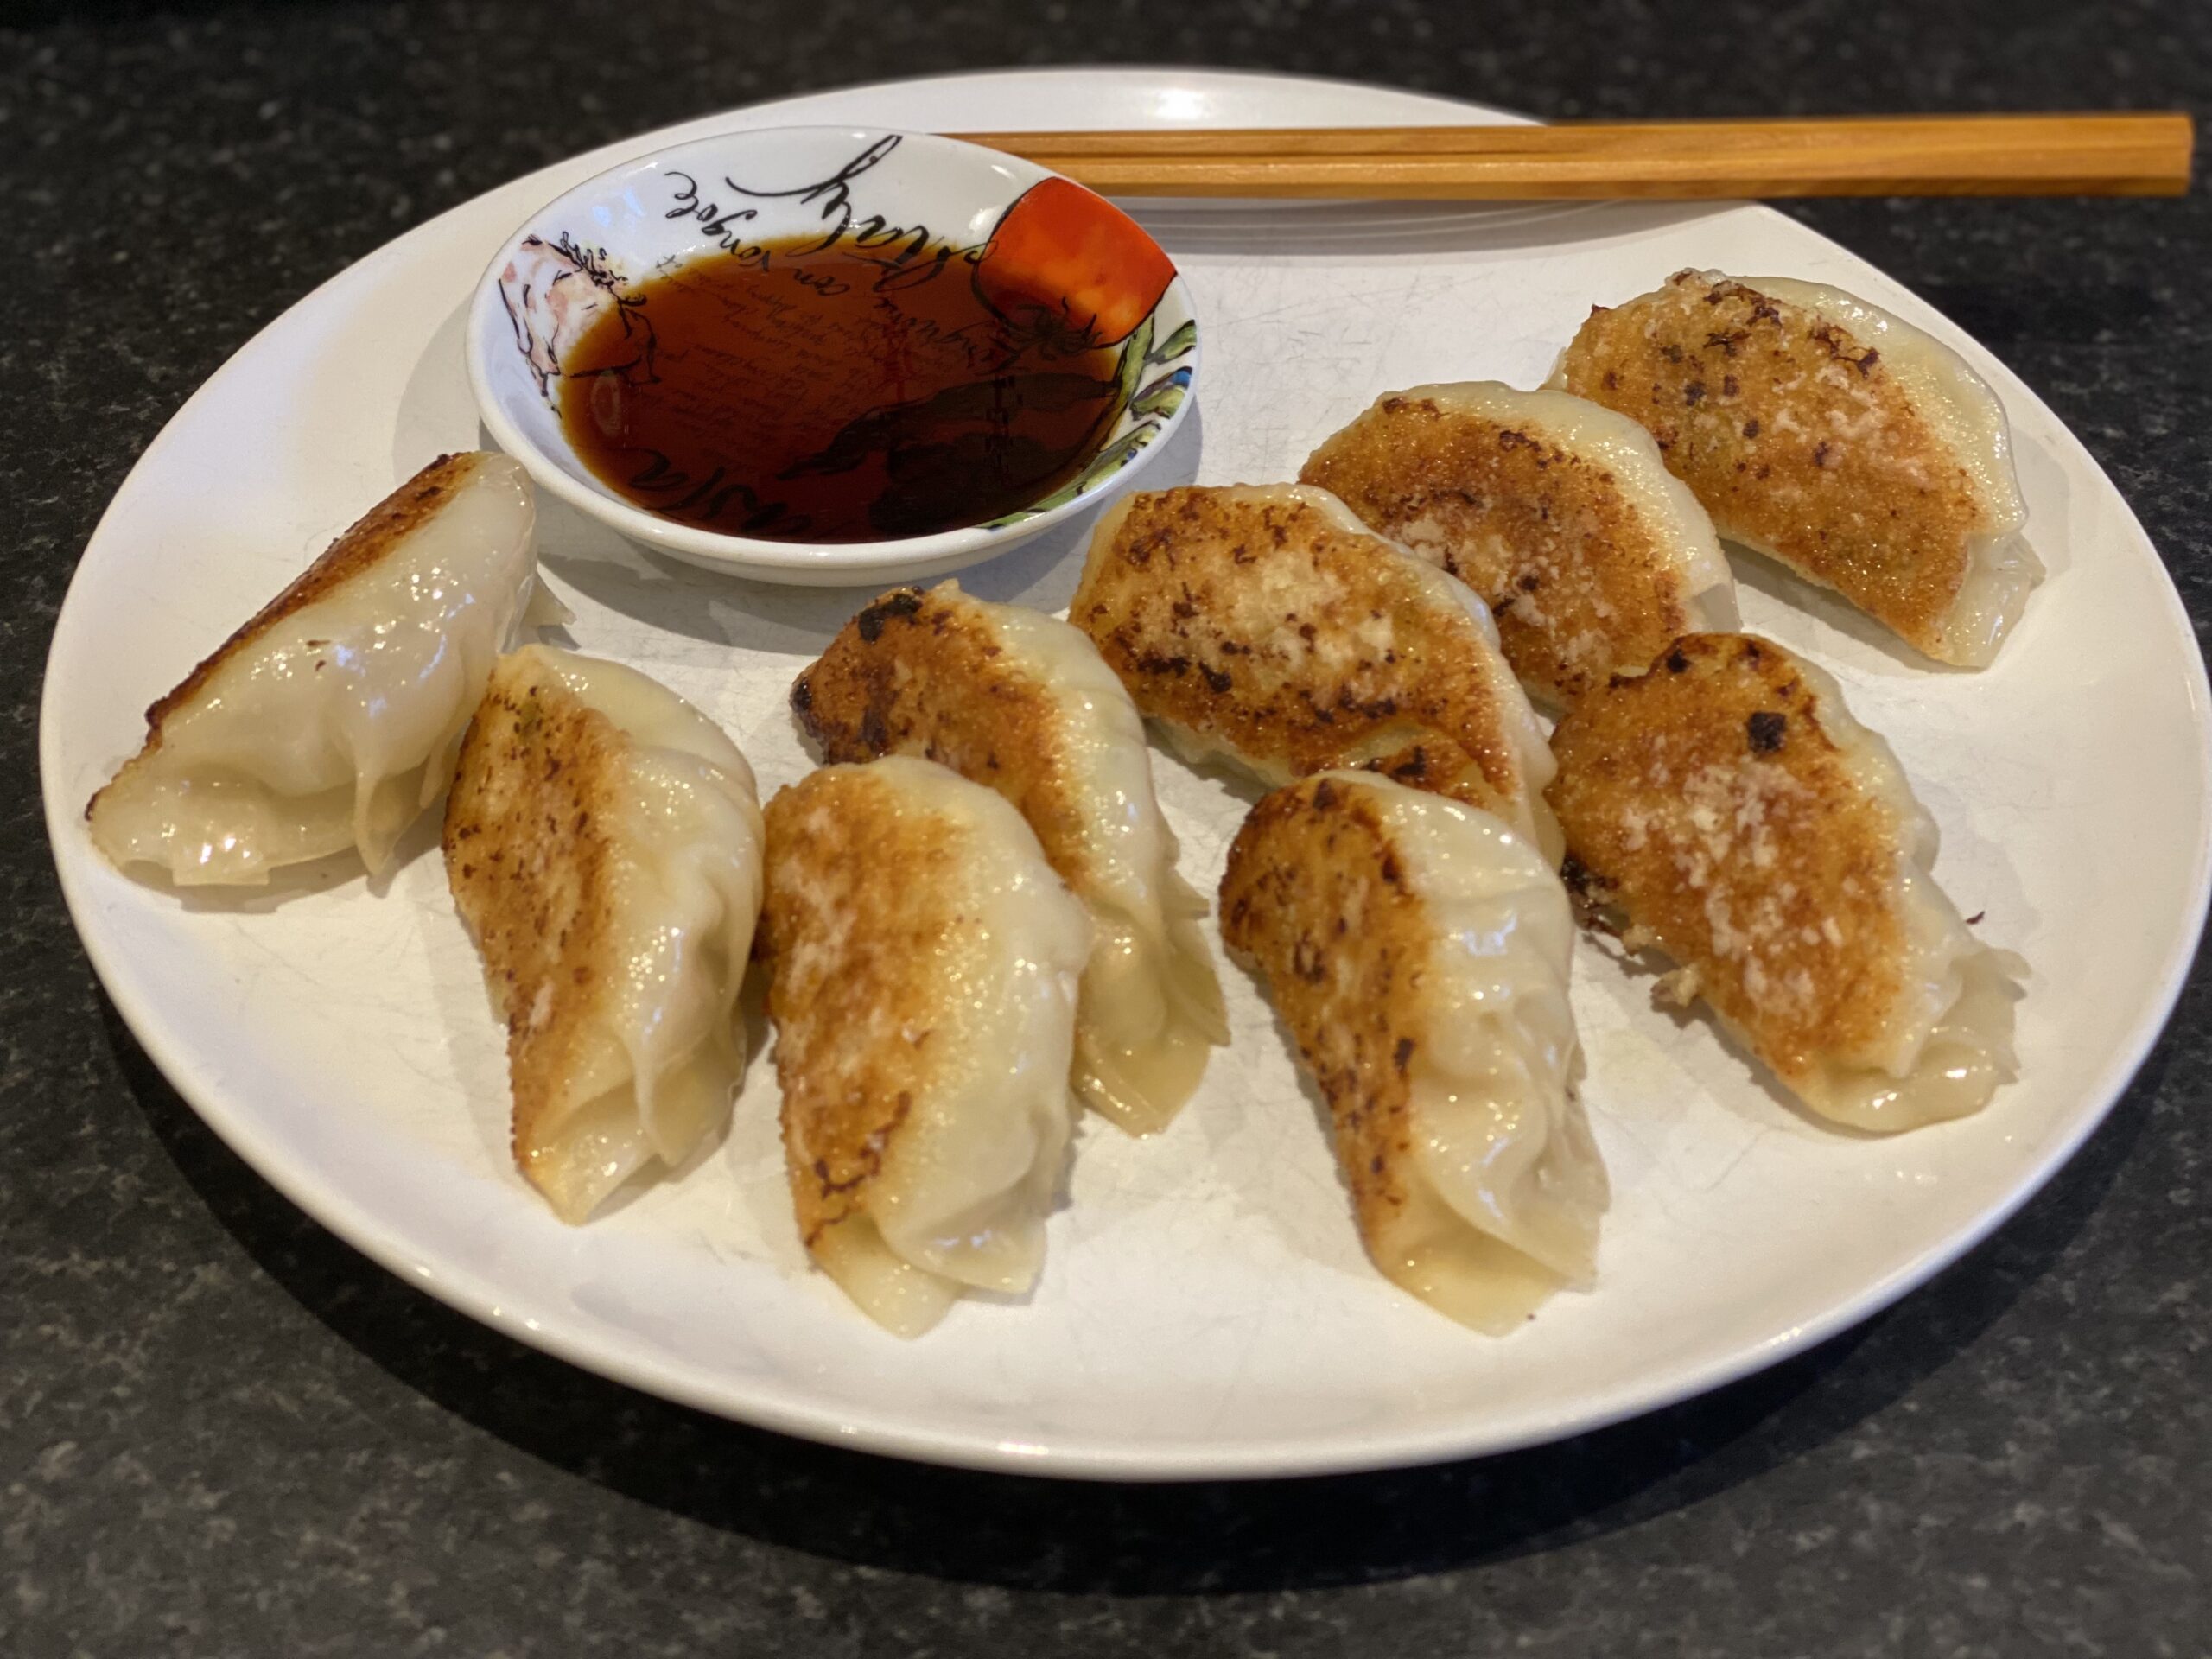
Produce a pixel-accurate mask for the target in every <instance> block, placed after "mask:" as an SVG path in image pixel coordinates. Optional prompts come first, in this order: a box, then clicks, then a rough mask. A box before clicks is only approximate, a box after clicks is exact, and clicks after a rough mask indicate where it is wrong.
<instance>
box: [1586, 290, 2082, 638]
mask: <svg viewBox="0 0 2212 1659" xmlns="http://www.w3.org/2000/svg"><path fill="white" fill-rule="evenodd" d="M1552 384H1553V385H1555V386H1559V387H1560V388H1562V389H1564V390H1565V391H1571V392H1573V393H1574V394H1575V395H1576V396H1578V397H1588V398H1591V399H1592V400H1593V401H1595V402H1598V403H1601V404H1605V406H1606V407H1607V408H1609V409H1616V410H1619V411H1620V412H1621V413H1622V414H1624V415H1626V416H1630V418H1631V419H1634V420H1636V421H1638V422H1640V423H1643V425H1644V426H1645V427H1646V428H1648V429H1649V430H1650V432H1651V435H1652V436H1653V437H1654V438H1655V439H1656V440H1657V442H1658V444H1659V448H1660V452H1661V453H1662V455H1664V457H1665V459H1666V462H1667V466H1668V468H1669V471H1671V472H1672V473H1673V474H1675V476H1676V477H1677V478H1680V479H1681V480H1683V481H1684V482H1685V483H1687V484H1688V486H1690V488H1691V489H1692V490H1694V491H1695V492H1696V493H1697V498H1698V499H1699V500H1700V501H1701V502H1703V503H1704V504H1705V508H1706V511H1707V512H1709V513H1711V514H1712V515H1713V526H1714V528H1715V529H1717V530H1718V531H1719V532H1720V533H1721V535H1723V536H1725V537H1727V538H1728V539H1729V540H1730V541H1732V542H1736V543H1740V544H1742V545H1743V546H1745V547H1748V548H1751V550H1754V551H1756V552H1760V553H1764V554H1766V555H1768V556H1770V557H1773V558H1776V559H1778V560H1780V561H1781V562H1782V563H1784V564H1786V565H1788V566H1789V567H1790V568H1791V569H1794V570H1796V571H1797V572H1798V573H1799V574H1800V575H1803V576H1805V577H1807V578H1808V579H1809V580H1811V581H1813V582H1819V583H1821V585H1822V586H1824V587H1827V588H1834V590H1835V591H1836V592H1837V593H1839V594H1842V595H1843V597H1844V598H1846V599H1847V600H1849V601H1851V602H1852V603H1853V605H1856V606H1857V607H1859V609H1861V610H1863V611H1865V612H1866V613H1867V614H1868V615H1870V616H1872V618H1874V619H1875V620H1877V621H1878V622H1880V623H1882V624H1883V625H1885V626H1887V627H1888V628H1890V629H1891V631H1893V632H1896V633H1897V635H1899V636H1900V637H1901V638H1903V639H1904V640H1905V641H1906V642H1907V643H1908V644H1910V645H1914V646H1915V647H1916V648H1917V649H1919V650H1921V651H1923V652H1926V653H1927V654H1928V655H1929V656H1930V657H1933V658H1936V660H1937V661H1939V662H1945V663H1951V664H1956V665H1958V666H1960V667H1962V668H1982V667H1986V666H1987V664H1989V662H1990V661H1991V660H1992V659H1993V658H1994V657H1995V656H1996V655H1997V648H1998V646H1999V645H2001V644H2003V643H2004V639H2005V634H2006V633H2007V632H2010V631H2011V629H2012V625H2013V624H2014V623H2016V622H2017V621H2018V620H2019V619H2020V613H2021V612H2022V611H2023V610H2024V608H2025V607H2026V605H2027V600H2028V594H2029V593H2030V592H2031V590H2032V589H2033V588H2034V587H2035V585H2036V584H2037V582H2041V581H2042V580H2043V575H2044V570H2043V565H2042V564H2041V563H2040V562H2038V561H2037V558H2036V556H2035V554H2034V553H2033V552H2032V551H2031V550H2030V549H2029V547H2028V544H2027V543H2026V542H2025V541H2024V539H2022V537H2021V534H2020V531H2021V530H2022V527H2023V526H2024V525H2025V524H2026V523H2027V518H2028V510H2027V504H2026V502H2025V501H2024V499H2022V497H2021V494H2020V486H2019V482H2018V480H2017V479H2016V478H2015V476H2014V475H2013V471H2012V429H2011V427H2010V425H2009V424H2008V423H2007V422H2006V421H2005V410H2004V407H2003V405H2001V404H1999V402H1998V401H1997V395H1996V394H1995V393H1994V392H1993V391H1991V390H1990V389H1989V387H1988V385H1986V384H1985V383H1984V382H1983V380H1982V379H1981V378H1980V376H1979V375H1977V374H1975V373H1974V371H1973V370H1972V369H1970V368H1968V367H1967V365H1966V362H1965V360H1964V359H1961V357H1960V356H1959V355H1958V353H1955V352H1954V351H1952V350H1951V349H1950V348H1949V347H1948V346H1944V345H1942V344H1941V343H1940V342H1938V341H1936V340H1933V339H1931V338H1930V337H1929V336H1928V335H1927V334H1923V333H1922V332H1921V331H1920V330H1919V329H1917V328H1915V327H1912V326H1911V325H1910V324H1909V323H1906V322H1903V321H1899V320H1898V319H1897V318H1896V317H1893V316H1891V315H1890V314H1889V313H1888V312H1886V311H1882V310H1878V309H1877V308H1875V307H1873V306H1871V305H1868V304H1867V303H1866V302H1865V301H1863V300H1859V299H1856V298H1853V296H1851V295H1848V294H1846V293H1844V292H1843V291H1842V290H1841V289H1834V288H1828V287H1825V286H1822V285H1821V284H1819V283H1805V282H1797V281H1794V280H1791V279H1789V278H1786V277H1744V278H1740V279H1738V278H1735V277H1724V276H1722V275H1721V274H1720V273H1719V272H1718V271H1703V272H1700V271H1694V270H1684V271H1679V272H1677V273H1676V274H1675V276H1674V277H1670V278H1669V280H1668V283H1667V285H1666V286H1665V287H1664V288H1662V289H1658V290H1657V291H1656V292H1655V293H1651V294H1646V295H1643V296H1641V297H1639V298H1637V299H1633V300H1630V301H1629V302H1627V303H1625V304H1623V305H1618V306H1614V307H1612V308H1611V309H1607V308H1604V307H1602V306H1601V307H1599V308H1595V309H1594V310H1592V313H1591V315H1590V318H1589V320H1588V321H1586V322H1585V323H1584V324H1583V325H1582V327H1581V330H1580V333H1578V334H1576V335H1575V337H1574V341H1573V344H1572V345H1570V346H1568V347H1567V351H1566V353H1565V354H1564V355H1563V356H1561V358H1560V363H1559V367H1558V369H1557V371H1556V372H1555V373H1554V376H1553V381H1552Z"/></svg>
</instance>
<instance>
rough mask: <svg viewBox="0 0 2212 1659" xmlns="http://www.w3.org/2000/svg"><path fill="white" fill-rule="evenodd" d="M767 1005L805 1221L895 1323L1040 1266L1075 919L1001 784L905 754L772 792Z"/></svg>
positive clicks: (1013, 1283) (857, 1288)
mask: <svg viewBox="0 0 2212 1659" xmlns="http://www.w3.org/2000/svg"><path fill="white" fill-rule="evenodd" d="M767 821H768V902H767V907H766V911H765V912H764V915H763V921H762V928H763V931H764V937H765V938H766V942H767V946H768V956H769V961H770V980H769V988H768V1013H769V1017H770V1018H771V1019H772V1020H773V1021H774V1022H775V1027H776V1076H777V1077H778V1079H779V1082H780V1083H781V1084H782V1085H783V1094H784V1106H783V1131H784V1154H785V1168H786V1170H787V1172H788V1173H789V1175H790V1178H791V1202H792V1205H793V1208H794V1209H795V1211H797V1214H798V1229H799V1236H800V1237H801V1239H802V1240H803V1241H804V1243H805V1245H806V1248H807V1249H808V1250H809V1251H810V1253H811V1254H812V1255H813V1257H814V1259H815V1261H816V1262H817V1263H818V1264H819V1265H820V1266H821V1268H823V1271H824V1272H826V1273H827V1274H829V1276H830V1278H832V1279H833V1280H835V1281H836V1283H837V1285H838V1286H839V1287H840V1288H842V1290H843V1291H844V1292H845V1294H847V1295H849V1296H850V1297H851V1298H852V1299H853V1300H854V1302H855V1303H856V1304H857V1305H858V1306H859V1307H860V1308H861V1312H863V1313H866V1314H868V1317H869V1318H871V1319H874V1320H875V1321H876V1322H877V1323H879V1324H880V1325H883V1326H884V1327H885V1328H886V1329H887V1330H889V1331H891V1332H893V1333H895V1334H897V1335H899V1336H902V1337H911V1336H917V1335H918V1334H920V1333H921V1332H924V1331H926V1330H928V1329H929V1328H930V1326H931V1325H934V1324H936V1323H937V1321H938V1319H941V1318H943V1317H944V1313H945V1311H946V1309H948V1308H949V1307H950V1306H951V1305H952V1303H953V1302H954V1301H955V1300H957V1299H958V1298H959V1296H960V1294H961V1293H962V1291H963V1289H965V1288H967V1287H971V1286H972V1287H976V1288H978V1289H982V1290H989V1291H998V1292H1007V1293H1020V1292H1022V1291H1026V1290H1027V1289H1029V1288H1030V1287H1031V1286H1032V1285H1033V1284H1034V1283H1035V1281H1036V1278H1037V1274H1038V1270H1039V1268H1040V1267H1041V1266H1042V1265H1043V1262H1044V1255H1045V1217H1046V1211H1049V1210H1050V1209H1051V1207H1052V1198H1053V1194H1054V1192H1056V1191H1057V1189H1058V1185H1059V1181H1060V1175H1061V1169H1062V1165H1063V1163H1064V1162H1065V1155H1066V1151H1067V1144H1068V1137H1069V1135H1070V1134H1071V1131H1072V1128H1073V1120H1074V1115H1075V1108H1074V1101H1073V1097H1072V1096H1071V1094H1070V1093H1069V1090H1068V1073H1069V1068H1070V1065H1071V1063H1072V1061H1073V1059H1074V1052H1075V1014H1076V1001H1077V986H1078V984H1079V982H1080V981H1081V979H1082V976H1083V970H1084V963H1085V962H1086V961H1087V960H1088V959H1089V957H1090V918H1088V916H1086V915H1085V913H1084V907H1083V906H1082V904H1081V903H1080V902H1079V901H1078V900H1077V899H1076V898H1075V896H1074V895H1073V894H1071V893H1069V892H1068V890H1067V888H1066V887H1065V886H1064V885H1063V884H1062V883H1061V880H1060V879H1059V877H1058V875H1056V874H1053V872H1052V866H1051V865H1050V864H1048V863H1046V861H1045V855H1044V850H1043V849H1042V848H1040V847H1039V845H1038V842H1037V837H1036V836H1035V835H1034V834H1033V832H1032V831H1031V829H1030V828H1029V826H1028V825H1027V823H1024V822H1023V821H1022V818H1021V815H1020V813H1019V812H1017V811H1015V810H1014V808H1013V807H1012V806H1010V805H1008V804H1007V801H1006V799H1005V798H1004V797H1002V796H1001V795H999V794H997V793H995V791H991V790H988V789H986V788H984V787H983V786H982V785H980V784H971V783H969V781H968V780H967V779H964V778H963V777H961V776H960V775H959V774H958V773H957V772H953V771H950V769H948V768H946V767H944V766H938V765H937V764H936V763H935V762H933V761H929V760H917V759H915V758H914V757H912V756H910V755H902V754H894V755H889V756H887V757H886V758H884V759H883V760H877V761H874V762H873V763H871V764H869V765H867V766H829V767H825V768H824V769H823V770H822V771H820V772H813V773H811V774H810V775H809V776H808V777H806V778H805V779H803V780H802V781H801V782H799V783H798V784H796V785H792V786H791V788H788V789H785V790H782V791H779V792H778V793H777V795H776V797H775V798H774V799H773V800H772V801H770V802H769V803H768V812H767Z"/></svg>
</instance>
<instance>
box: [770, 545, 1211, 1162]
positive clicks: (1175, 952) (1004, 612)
mask: <svg viewBox="0 0 2212 1659" xmlns="http://www.w3.org/2000/svg"><path fill="white" fill-rule="evenodd" d="M791 707H792V709H793V710H794V711H795V712H796V713H797V714H798V718H799V721H800V722H801V723H802V724H803V725H804V727H805V728H806V729H807V731H808V732H809V733H810V734H811V735H812V736H813V737H814V739H815V740H816V741H817V742H819V743H820V744H821V746H822V750H823V757H824V758H825V759H826V760H830V761H833V762H845V761H860V760H872V759H874V757H876V756H878V755H883V754H893V753H897V754H919V755H922V756H925V757H926V758H927V759H929V760H936V761H938V762H940V763H942V764H943V765H944V766H950V767H951V768H952V769H953V770H954V771H955V772H959V773H960V774H961V775H962V776H963V777H965V778H968V779H971V780H972V781H974V782H976V783H979V784H983V785H988V787H990V788H992V789H995V790H996V791H998V792H999V793H1000V794H1001V795H1003V796H1004V797H1006V798H1007V800H1008V801H1010V802H1011V803H1013V804H1014V807H1015V809H1016V810H1019V811H1020V814H1021V815H1022V817H1024V818H1026V819H1027V821H1028V823H1029V827H1030V828H1031V829H1033V830H1034V831H1035V832H1036V835H1037V839H1038V841H1039V844H1041V845H1042V846H1043V848H1044V849H1045V856H1046V860H1047V861H1049V862H1050V863H1051V864H1052V868H1054V869H1055V870H1057V871H1058V873H1059V875H1060V878H1061V879H1062V880H1064V881H1065V882H1066V883H1067V885H1068V887H1069V888H1070V890H1071V891H1072V892H1073V893H1075V895H1076V896H1077V898H1079V899H1082V900H1083V901H1084V906H1086V907H1087V908H1088V909H1089V911H1090V919H1091V923H1092V925H1093V928H1094V930H1095V932H1096V938H1095V942H1094V943H1093V944H1092V946H1091V956H1090V966H1089V967H1088V968H1087V969H1085V970H1084V978H1083V1003H1082V1007H1081V1010H1080V1012H1079V1014H1078V1016H1077V1021H1076V1059H1075V1083H1076V1087H1077V1091H1078V1092H1079V1093H1080V1094H1081V1095H1082V1096H1084V1099H1085V1100H1086V1101H1088V1102H1089V1103H1090V1104H1091V1105H1092V1106H1094V1107H1096V1109H1098V1110H1099V1111H1100V1112H1102V1113H1103V1114H1104V1115H1105V1116H1107V1117H1109V1118H1110V1119H1112V1120H1113V1121H1114V1122H1116V1123H1117V1124H1119V1125H1120V1126H1121V1127H1122V1128H1125V1129H1127V1130H1129V1131H1130V1132H1131V1133H1133V1134H1138V1135H1143V1134H1148V1133H1150V1132H1151V1131H1153V1130H1155V1129H1158V1128H1163V1127H1165V1126H1166V1123H1167V1122H1169V1121H1170V1120H1171V1119H1172V1118H1173V1116H1175V1114H1176V1113H1177V1112H1178V1111H1179V1109H1181V1108H1182V1105H1183V1103H1184V1102H1185V1101H1186V1100H1188V1099H1189V1098H1190V1096H1191V1092H1192V1090H1194V1089H1196V1088H1197V1087H1198V1079H1199V1077H1200V1076H1201V1075H1202V1074H1203V1073H1204V1071H1205V1064H1206V1052H1207V1049H1208V1047H1209V1046H1211V1045H1213V1044H1218V1043H1225V1042H1227V1041H1228V1040H1229V1027H1228V1020H1227V1018H1226V1016H1225V1015H1224V1013H1223V1009H1222V1001H1221V987H1220V985H1219V983H1218V982H1217V981H1216V980H1215V978H1214V972H1213V963H1212V962H1211V960H1210V959H1209V957H1208V956H1207V954H1206V946H1205V937H1204V936H1203V935H1202V934H1201V933H1200V932H1199V931H1198V918H1199V917H1201V916H1203V915H1205V900H1204V899H1201V898H1199V897H1198V894H1197V893H1193V892H1192V890H1191V888H1190V887H1189V885H1188V884H1187V883H1186V882H1185V881H1184V880H1183V878H1182V877H1181V876H1180V875H1179V874H1176V870H1175V837H1174V836H1173V833H1172V832H1171V831H1170V830H1169V829H1168V828H1167V822H1166V819H1165V818H1163V817H1160V806H1159V803H1158V802H1157V801H1156V800H1155V799H1154V795H1153V787H1152V758H1151V751H1150V750H1149V749H1148V748H1147V746H1146V744H1145V739H1144V722H1143V721H1142V720H1141V718H1140V717H1139V715H1138V714H1137V711H1136V709H1135V705H1134V704H1132V703H1131V702H1130V701H1129V694H1128V692H1127V691H1126V690H1123V689H1122V683H1121V682H1120V681H1119V680H1117V679H1116V678H1115V677H1114V675H1113V671H1111V670H1109V668H1108V667H1107V666H1106V664H1104V663H1103V662H1102V661H1100V660H1099V657H1098V652H1096V650H1095V649H1094V648H1093V647H1092V645H1091V644H1090V640H1089V639H1085V638H1084V636H1083V635H1082V634H1081V633H1080V632H1077V630H1075V629H1074V628H1071V627H1070V626H1068V625H1067V624H1066V623H1065V622H1062V621H1060V620H1058V619H1056V618H1053V617H1049V616H1045V615H1042V614H1040V613H1038V612H1035V611H1032V610H1027V609H1024V608H1023V607H1020V606H1018V605H993V604H990V603H988V602H987V601H983V600H980V599H976V598H972V597H971V596H969V594H963V592H961V590H960V587H959V584H958V583H957V582H944V583H941V584H939V585H938V587H937V588H933V589H931V591H929V592H928V593H922V592H919V591H918V590H916V589H914V588H900V589H899V590H897V591H896V592H893V593H889V594H885V595H884V596H883V597H882V598H880V599H879V600H877V601H875V602H874V604H873V605H870V606H868V607H867V608H866V609H865V610H863V611H861V613H859V615H857V616H856V617H855V618H854V619H853V620H852V621H851V622H849V623H848V624H847V625H846V626H845V628H844V630H843V631H842V632H840V633H839V634H838V636H837V638H836V639H835V640H834V641H832V642H831V644H830V646H829V650H828V651H826V652H823V655H822V658H821V660H820V661H819V662H817V663H815V664H813V665H812V666H811V667H810V668H808V669H807V670H806V671H804V673H802V674H801V675H800V676H799V677H798V681H797V682H796V683H794V684H793V685H792V687H791Z"/></svg>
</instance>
